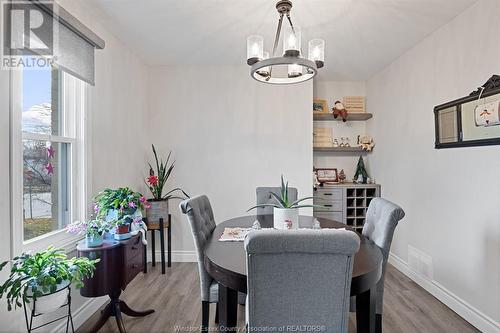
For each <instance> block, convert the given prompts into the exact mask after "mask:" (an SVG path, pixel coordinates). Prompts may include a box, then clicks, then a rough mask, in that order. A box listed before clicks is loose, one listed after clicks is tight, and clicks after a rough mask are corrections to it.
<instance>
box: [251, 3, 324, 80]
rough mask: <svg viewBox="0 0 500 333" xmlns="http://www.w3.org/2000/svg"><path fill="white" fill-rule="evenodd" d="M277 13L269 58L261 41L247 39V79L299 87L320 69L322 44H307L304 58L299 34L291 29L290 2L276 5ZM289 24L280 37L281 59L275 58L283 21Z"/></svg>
mask: <svg viewBox="0 0 500 333" xmlns="http://www.w3.org/2000/svg"><path fill="white" fill-rule="evenodd" d="M276 9H277V10H278V13H279V21H278V29H277V30H276V37H275V39H274V46H273V52H272V53H271V56H270V55H269V53H268V52H265V51H264V38H263V37H262V36H257V35H252V36H249V37H248V38H247V64H248V65H249V66H251V69H250V75H251V76H252V77H253V78H254V79H255V80H257V81H259V82H263V83H273V84H291V83H299V82H304V81H307V80H310V79H312V78H313V77H314V76H316V74H317V71H318V68H321V67H323V66H324V61H325V41H324V40H322V39H312V40H311V41H309V45H308V46H309V50H308V54H307V58H304V56H303V54H302V49H301V31H300V28H299V27H297V26H294V25H293V23H292V18H291V17H290V11H291V10H292V2H291V1H290V0H280V1H278V3H277V4H276ZM285 16H286V19H287V21H288V23H289V26H285V28H284V33H283V35H284V36H283V55H282V56H278V55H277V49H278V43H279V39H280V35H281V28H282V25H283V18H284V17H285Z"/></svg>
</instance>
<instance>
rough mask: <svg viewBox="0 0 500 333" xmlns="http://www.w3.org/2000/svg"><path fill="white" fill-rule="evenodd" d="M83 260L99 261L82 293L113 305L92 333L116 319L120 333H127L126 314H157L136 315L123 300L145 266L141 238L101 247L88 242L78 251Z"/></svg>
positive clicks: (148, 311)
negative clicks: (122, 294)
mask: <svg viewBox="0 0 500 333" xmlns="http://www.w3.org/2000/svg"><path fill="white" fill-rule="evenodd" d="M76 249H77V251H78V256H79V257H87V258H89V259H97V258H99V259H100V261H99V262H98V263H97V264H96V270H95V272H94V275H93V277H91V278H89V279H84V281H83V282H84V284H85V285H84V287H83V288H82V289H80V294H81V295H82V296H83V297H100V296H105V295H108V296H109V303H108V305H107V306H106V307H105V308H104V310H103V311H102V312H101V316H100V318H99V320H98V321H97V323H95V325H94V327H93V328H92V329H91V330H90V332H92V333H95V332H97V331H99V329H100V328H101V327H102V326H103V325H104V324H105V323H106V321H107V320H108V318H109V317H115V319H116V324H117V326H118V330H119V331H120V333H125V332H126V330H125V326H124V325H123V319H122V313H123V314H126V315H128V316H132V317H144V316H147V315H149V314H151V313H153V312H154V310H146V311H135V310H132V309H131V308H130V307H129V306H128V305H127V304H126V303H125V302H124V301H123V300H121V299H120V294H121V292H122V290H125V288H126V287H127V285H128V284H129V282H130V281H132V280H133V279H134V278H135V276H136V275H137V274H139V273H140V272H141V271H142V269H143V266H144V265H145V261H144V256H143V253H144V251H145V249H144V245H143V244H142V242H141V235H140V234H138V235H136V236H132V238H130V239H127V240H122V241H116V240H113V239H105V240H104V243H103V244H102V245H101V246H99V247H87V244H86V243H85V240H82V241H80V242H79V243H78V245H77V247H76Z"/></svg>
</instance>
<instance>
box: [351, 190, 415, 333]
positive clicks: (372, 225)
mask: <svg viewBox="0 0 500 333" xmlns="http://www.w3.org/2000/svg"><path fill="white" fill-rule="evenodd" d="M404 216H405V212H404V210H403V209H402V208H401V207H399V206H398V205H396V204H394V203H392V202H390V201H388V200H385V199H382V198H374V199H373V200H372V201H371V202H370V205H369V206H368V210H367V212H366V222H365V225H364V226H363V231H362V234H363V236H365V237H366V238H368V239H369V240H371V241H372V242H374V243H375V244H376V245H377V246H378V247H379V248H380V250H381V251H382V255H383V262H382V276H381V278H380V280H379V281H378V283H377V289H376V290H377V303H376V307H375V308H376V331H377V332H378V333H380V332H382V311H383V304H384V280H385V270H386V266H387V260H388V258H389V252H390V250H391V243H392V237H393V236H394V230H396V226H397V225H398V222H399V221H400V220H401V219H402V218H403V217H404ZM353 300H354V302H353V304H351V309H355V307H356V306H355V298H354V297H353Z"/></svg>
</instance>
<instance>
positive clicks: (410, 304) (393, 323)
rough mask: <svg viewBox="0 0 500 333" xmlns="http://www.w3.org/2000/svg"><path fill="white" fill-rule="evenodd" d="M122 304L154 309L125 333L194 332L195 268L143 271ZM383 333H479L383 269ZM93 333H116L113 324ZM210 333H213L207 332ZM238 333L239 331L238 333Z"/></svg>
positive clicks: (131, 321)
mask: <svg viewBox="0 0 500 333" xmlns="http://www.w3.org/2000/svg"><path fill="white" fill-rule="evenodd" d="M123 299H124V300H125V301H126V302H127V303H128V305H130V306H131V307H132V308H133V309H137V310H145V309H151V308H152V309H155V310H156V312H155V313H153V314H152V315H149V316H147V317H144V318H131V317H127V316H124V322H125V327H126V328H127V332H128V333H134V332H141V333H142V332H169V333H170V332H172V333H173V332H196V329H195V328H196V327H198V326H199V325H200V323H201V305H200V292H199V284H198V271H197V266H196V264H195V263H173V264H172V267H171V268H168V269H167V273H166V274H165V275H161V274H160V268H159V267H158V266H156V267H154V268H152V267H151V266H150V267H149V270H148V273H147V274H139V275H138V276H137V277H136V278H135V280H134V281H132V283H131V284H130V285H129V286H128V287H127V290H126V291H125V292H124V294H123ZM210 314H211V323H210V325H211V328H213V327H215V324H214V314H215V305H212V306H211V313H210ZM244 316H245V310H244V307H243V306H239V309H238V325H239V326H240V327H244V325H243V323H244ZM97 318H98V313H96V314H94V315H93V316H92V317H91V318H90V319H89V320H88V321H87V322H86V323H85V324H84V325H83V326H82V327H81V328H80V329H79V330H78V333H84V332H88V331H89V330H90V328H91V326H92V324H93V323H94V322H95V321H96V320H97ZM383 330H384V332H385V333H392V332H397V333H400V332H405V333H406V332H407V333H413V332H415V333H423V332H436V333H445V332H450V333H466V332H479V331H478V330H476V329H475V328H474V327H472V326H471V325H470V324H469V323H467V322H466V321H465V320H463V319H462V318H461V317H459V316H458V315H457V314H456V313H455V312H453V311H451V310H450V309H448V308H447V307H446V306H445V305H444V304H442V303H441V302H439V301H438V300H437V299H436V298H434V297H433V296H432V295H431V294H429V293H428V292H426V291H425V290H424V289H422V288H420V287H419V286H418V285H417V284H415V283H414V282H412V281H411V280H410V279H408V278H407V277H406V276H405V275H403V274H402V273H400V272H399V271H397V270H396V269H395V268H394V267H392V266H389V267H388V269H387V275H386V285H385V297H384V317H383ZM355 331H356V326H355V317H354V314H351V315H350V318H349V332H350V333H351V332H355ZM99 332H101V333H102V332H118V329H117V327H116V324H115V321H114V318H111V319H110V320H108V322H107V323H106V325H104V326H103V328H102V329H101V330H100V331H99ZM211 332H216V330H213V331H211ZM240 332H242V331H240Z"/></svg>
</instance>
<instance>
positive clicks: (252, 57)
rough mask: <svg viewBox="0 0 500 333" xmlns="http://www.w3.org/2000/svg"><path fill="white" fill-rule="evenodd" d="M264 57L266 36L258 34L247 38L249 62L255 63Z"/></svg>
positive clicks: (250, 63)
mask: <svg viewBox="0 0 500 333" xmlns="http://www.w3.org/2000/svg"><path fill="white" fill-rule="evenodd" d="M263 57H264V38H263V37H262V36H258V35H252V36H248V38H247V64H249V65H253V64H255V63H256V62H257V61H260V60H262V58H263Z"/></svg>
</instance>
